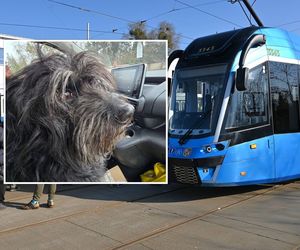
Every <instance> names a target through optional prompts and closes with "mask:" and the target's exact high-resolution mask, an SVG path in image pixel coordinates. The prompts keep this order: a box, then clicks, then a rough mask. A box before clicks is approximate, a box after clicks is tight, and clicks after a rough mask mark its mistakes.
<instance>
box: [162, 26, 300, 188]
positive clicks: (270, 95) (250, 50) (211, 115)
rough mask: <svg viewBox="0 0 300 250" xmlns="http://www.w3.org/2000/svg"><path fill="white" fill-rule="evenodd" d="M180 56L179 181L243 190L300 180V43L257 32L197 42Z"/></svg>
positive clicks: (176, 78)
mask: <svg viewBox="0 0 300 250" xmlns="http://www.w3.org/2000/svg"><path fill="white" fill-rule="evenodd" d="M174 58H179V60H178V63H177V65H176V68H175V71H174V74H173V79H172V90H171V98H170V109H169V139H168V165H169V173H170V174H171V175H170V176H171V179H173V180H174V179H175V181H177V182H181V183H190V184H202V185H204V186H235V185H251V184H260V183H274V182H281V181H286V180H291V179H296V178H300V120H299V84H300V37H298V36H296V35H295V34H293V33H289V32H287V31H284V30H282V29H277V28H267V27H255V26H252V27H248V28H244V29H239V30H233V31H228V32H224V33H219V34H214V35H211V36H207V37H202V38H199V39H196V40H194V41H193V42H192V43H191V44H190V45H189V46H188V47H187V48H186V49H185V50H184V51H175V52H174V53H173V54H171V55H170V57H169V62H171V61H172V60H173V59H174Z"/></svg>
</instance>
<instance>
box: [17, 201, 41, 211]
mask: <svg viewBox="0 0 300 250" xmlns="http://www.w3.org/2000/svg"><path fill="white" fill-rule="evenodd" d="M39 207H40V203H39V202H38V201H34V200H31V201H30V202H29V203H28V204H26V205H24V206H22V207H21V208H22V209H24V210H30V209H37V208H39Z"/></svg>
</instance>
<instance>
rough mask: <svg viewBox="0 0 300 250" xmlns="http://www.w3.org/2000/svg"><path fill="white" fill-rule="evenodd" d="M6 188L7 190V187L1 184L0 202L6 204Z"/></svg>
mask: <svg viewBox="0 0 300 250" xmlns="http://www.w3.org/2000/svg"><path fill="white" fill-rule="evenodd" d="M5 188H6V185H4V184H0V202H4V200H5V198H4V195H5Z"/></svg>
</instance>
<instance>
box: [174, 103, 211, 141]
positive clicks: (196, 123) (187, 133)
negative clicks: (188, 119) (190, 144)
mask: <svg viewBox="0 0 300 250" xmlns="http://www.w3.org/2000/svg"><path fill="white" fill-rule="evenodd" d="M210 113H211V109H210V110H207V111H206V112H204V113H203V115H202V117H201V118H202V119H201V120H200V121H199V120H197V121H196V122H195V123H194V124H193V126H192V127H191V128H189V129H188V131H186V132H185V134H184V135H182V136H181V137H180V138H179V140H178V143H179V144H180V145H183V144H185V143H186V142H187V141H188V139H189V138H190V135H191V133H192V132H193V131H194V129H195V127H196V125H197V126H199V125H201V124H202V122H203V121H204V120H205V118H206V117H207V116H208V115H209V114H210ZM198 122H199V123H198Z"/></svg>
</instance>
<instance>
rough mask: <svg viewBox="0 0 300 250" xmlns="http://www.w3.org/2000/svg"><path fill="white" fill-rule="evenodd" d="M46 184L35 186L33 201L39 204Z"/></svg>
mask: <svg viewBox="0 0 300 250" xmlns="http://www.w3.org/2000/svg"><path fill="white" fill-rule="evenodd" d="M44 186H45V185H44V184H37V185H35V189H34V192H33V197H32V199H33V200H35V201H37V202H39V201H40V198H41V196H42V194H43V191H44Z"/></svg>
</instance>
